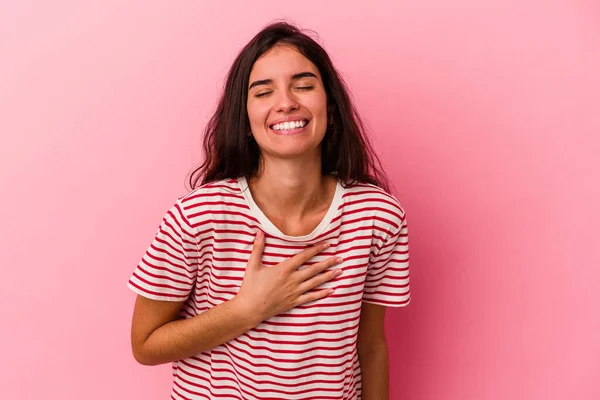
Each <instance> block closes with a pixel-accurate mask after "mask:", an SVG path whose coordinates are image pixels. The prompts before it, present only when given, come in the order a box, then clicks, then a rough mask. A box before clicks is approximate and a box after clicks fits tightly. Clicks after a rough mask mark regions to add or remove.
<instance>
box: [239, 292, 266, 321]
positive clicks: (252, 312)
mask: <svg viewBox="0 0 600 400" xmlns="http://www.w3.org/2000/svg"><path fill="white" fill-rule="evenodd" d="M230 303H231V309H232V311H233V313H234V315H235V317H236V318H237V319H238V320H239V321H242V322H243V324H244V327H245V328H246V329H247V330H250V329H253V328H256V326H257V325H258V324H260V323H261V322H263V321H264V320H265V318H262V316H261V315H260V313H258V312H257V310H256V308H255V307H252V305H251V304H250V303H249V302H247V301H245V299H244V298H242V297H240V295H239V294H237V295H235V296H234V297H233V298H232V299H231V300H230Z"/></svg>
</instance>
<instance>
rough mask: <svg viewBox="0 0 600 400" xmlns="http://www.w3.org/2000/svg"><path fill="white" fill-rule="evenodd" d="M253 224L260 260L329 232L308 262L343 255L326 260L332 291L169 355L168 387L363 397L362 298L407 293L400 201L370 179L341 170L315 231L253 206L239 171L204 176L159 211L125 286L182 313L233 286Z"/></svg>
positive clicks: (379, 299) (175, 395)
mask: <svg viewBox="0 0 600 400" xmlns="http://www.w3.org/2000/svg"><path fill="white" fill-rule="evenodd" d="M258 229H261V230H262V231H263V232H264V233H265V239H266V245H265V249H264V253H263V259H262V260H263V264H264V265H266V266H273V265H276V264H278V263H280V262H282V261H284V260H286V259H288V258H290V257H292V256H293V255H295V254H297V253H299V252H300V251H302V250H304V249H306V248H307V247H309V246H311V245H313V244H316V243H319V242H321V241H327V242H328V243H330V244H331V247H330V248H328V249H326V250H324V251H322V252H321V253H319V254H318V255H317V256H315V257H313V259H311V260H310V261H309V262H308V263H307V264H312V263H314V262H318V261H322V260H324V259H327V258H329V257H333V256H340V257H342V258H343V259H344V262H343V263H342V264H339V265H336V266H333V267H331V268H334V269H335V268H342V269H343V270H344V273H343V274H342V275H340V276H339V277H337V278H335V279H333V280H331V281H329V282H327V283H325V284H323V285H321V286H320V287H319V289H321V288H330V287H334V288H335V292H334V293H333V294H331V295H330V296H328V297H325V298H323V299H320V300H317V301H314V302H312V303H307V304H304V305H301V306H298V307H295V308H293V309H291V310H289V311H287V312H285V313H282V314H279V315H276V316H274V317H272V318H269V319H267V320H265V321H263V322H262V323H261V324H259V325H258V326H257V327H255V328H254V329H251V330H250V331H248V332H246V333H244V334H243V335H241V336H239V337H238V338H236V339H233V340H231V341H229V342H227V343H224V344H223V345H220V346H217V347H215V348H213V349H212V350H208V351H205V352H203V353H201V354H198V355H196V356H193V357H190V358H186V359H182V360H179V361H176V362H174V363H173V375H174V381H173V388H172V392H171V398H172V399H178V400H179V399H263V400H264V399H306V400H309V399H310V400H314V399H336V400H339V399H360V393H361V371H360V365H359V362H358V354H357V349H356V343H357V341H356V339H357V332H358V324H359V318H360V310H361V303H362V302H363V301H364V302H368V303H373V304H379V305H383V306H389V307H401V306H405V305H407V304H408V303H409V301H410V292H409V271H408V266H409V257H408V230H407V222H406V217H405V214H404V210H403V208H402V206H401V204H400V203H399V202H398V200H396V198H395V197H393V196H392V195H390V194H388V193H386V192H385V191H383V190H382V189H380V188H378V187H376V186H373V185H369V184H359V185H357V186H353V187H346V188H345V187H343V186H342V184H341V183H339V182H338V184H337V187H336V190H335V195H334V198H333V201H332V203H331V206H330V208H329V210H328V212H327V214H326V215H325V217H324V218H323V220H322V221H321V223H320V224H319V225H318V226H317V227H316V228H315V229H314V230H313V232H312V233H310V234H308V235H305V236H288V235H285V234H283V233H282V232H281V231H280V230H279V229H278V228H277V227H276V226H275V225H274V224H273V223H271V222H270V221H269V220H268V219H267V217H266V216H265V215H264V214H263V213H262V211H261V210H260V209H259V208H258V206H257V205H256V203H255V202H254V200H253V199H252V195H251V194H250V190H249V189H248V185H247V182H246V180H245V179H244V178H239V179H228V180H223V181H218V182H212V183H209V184H206V185H204V186H202V187H200V188H198V189H196V190H194V191H192V192H190V193H188V194H187V195H185V196H184V197H182V198H180V199H179V200H178V201H177V202H176V204H175V205H174V206H173V207H172V208H171V209H170V210H169V211H168V212H167V213H166V215H165V217H164V219H163V221H162V223H161V225H160V227H159V229H158V232H157V234H156V237H155V239H154V240H153V242H152V244H151V245H150V247H149V248H148V251H147V252H146V254H145V255H144V257H143V258H142V260H141V261H140V263H139V265H138V266H137V268H136V269H135V271H134V273H133V275H132V276H131V278H130V280H129V282H128V286H129V288H131V289H132V290H133V291H134V292H136V293H138V294H140V295H142V296H145V297H148V298H150V299H155V300H168V301H184V302H185V303H184V305H183V307H182V309H181V312H180V317H181V318H191V317H193V316H195V315H198V314H199V313H202V312H203V311H205V310H207V309H209V308H211V307H214V306H215V305H217V304H220V303H222V302H224V301H227V300H229V299H231V298H233V297H234V296H235V295H236V293H237V292H238V290H239V287H240V285H241V283H242V279H243V276H244V271H245V268H246V264H247V262H248V260H249V257H250V253H251V252H252V245H253V242H254V238H255V235H256V232H257V230H258Z"/></svg>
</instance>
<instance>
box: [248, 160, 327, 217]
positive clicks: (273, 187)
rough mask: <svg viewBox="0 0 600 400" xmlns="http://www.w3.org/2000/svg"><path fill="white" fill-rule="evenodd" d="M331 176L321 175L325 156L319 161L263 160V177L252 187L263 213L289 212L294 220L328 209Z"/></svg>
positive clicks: (259, 176) (259, 177)
mask: <svg viewBox="0 0 600 400" xmlns="http://www.w3.org/2000/svg"><path fill="white" fill-rule="evenodd" d="M332 182H334V179H333V178H332V177H331V176H323V175H322V172H321V155H320V154H319V155H318V158H317V159H316V160H315V158H314V157H312V158H311V160H282V159H271V158H268V157H267V158H263V159H262V160H261V167H260V168H259V173H258V174H257V176H256V177H254V178H253V179H252V180H251V182H250V183H249V186H250V190H251V191H252V196H253V198H254V200H255V201H256V203H257V204H258V205H259V207H260V208H261V209H263V210H264V211H266V212H267V213H268V212H269V211H275V210H279V211H281V210H285V214H286V215H287V216H289V217H292V218H298V219H300V218H302V217H304V216H306V215H309V214H312V213H315V212H319V211H322V210H323V209H326V208H328V206H329V203H330V195H331V188H332Z"/></svg>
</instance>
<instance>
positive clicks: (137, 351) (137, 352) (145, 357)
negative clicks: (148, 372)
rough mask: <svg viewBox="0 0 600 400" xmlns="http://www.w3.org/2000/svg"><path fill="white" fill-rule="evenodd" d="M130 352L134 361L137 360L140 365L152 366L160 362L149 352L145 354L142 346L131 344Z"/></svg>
mask: <svg viewBox="0 0 600 400" xmlns="http://www.w3.org/2000/svg"><path fill="white" fill-rule="evenodd" d="M131 353H132V354H133V358H134V359H135V361H137V362H138V363H139V364H141V365H147V366H154V365H159V364H161V363H160V362H157V360H155V359H154V358H153V357H151V356H150V355H149V354H147V352H146V351H144V348H143V346H135V345H133V346H131Z"/></svg>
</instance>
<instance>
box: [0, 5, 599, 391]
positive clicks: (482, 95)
mask: <svg viewBox="0 0 600 400" xmlns="http://www.w3.org/2000/svg"><path fill="white" fill-rule="evenodd" d="M230 3H231V2H224V1H219V2H213V1H178V2H173V1H170V2H162V1H148V0H146V1H140V0H132V1H128V2H122V1H116V0H110V1H103V2H80V1H54V2H49V1H48V2H42V1H38V2H31V1H25V0H21V1H14V2H8V1H5V2H2V5H0V60H1V61H0V132H1V133H2V145H1V146H0V156H1V157H0V168H1V172H0V188H1V190H2V191H1V193H2V196H1V200H0V217H1V219H0V221H2V229H1V230H0V243H1V246H2V279H1V280H0V300H1V305H0V307H1V310H0V315H1V325H2V330H1V332H2V333H1V335H2V336H1V338H2V340H1V345H0V346H1V347H2V349H1V350H2V351H1V354H2V356H3V362H2V367H0V368H1V369H2V371H1V373H0V398H2V399H39V398H44V399H49V400H52V399H87V400H100V399H102V400H104V399H148V400H149V399H157V400H158V399H166V398H167V397H168V393H169V383H170V376H169V368H168V367H167V366H163V367H155V368H149V367H142V366H140V365H137V364H136V363H135V361H134V360H133V358H132V356H131V355H130V350H129V324H130V318H131V309H132V304H133V303H132V302H133V300H134V295H133V294H132V293H131V292H130V291H129V290H128V289H127V288H126V287H125V284H126V281H127V278H128V277H129V274H130V273H131V272H132V270H133V268H134V266H135V264H136V263H137V261H138V259H139V258H140V257H141V255H142V254H143V251H144V250H145V248H146V246H147V245H148V244H149V241H150V240H151V238H152V236H153V235H154V232H155V229H156V227H157V226H158V223H159V222H160V217H161V216H162V214H163V213H164V211H165V210H166V209H167V208H168V207H169V206H170V205H171V204H172V202H173V201H174V200H175V198H176V197H177V196H179V195H181V194H183V192H184V187H183V182H184V178H185V175H186V173H187V172H188V171H189V170H190V169H191V167H192V166H193V165H194V164H195V162H196V161H197V160H198V157H199V155H200V150H199V146H198V145H199V143H200V136H201V128H202V127H203V126H204V124H205V122H206V120H207V118H208V116H209V114H210V112H211V111H212V110H213V107H214V105H215V101H216V97H217V94H218V90H219V89H220V86H221V82H222V79H223V77H224V75H225V72H226V70H227V68H228V66H229V63H230V62H231V61H232V60H233V57H234V55H235V54H236V52H237V51H238V50H239V49H240V47H241V46H242V45H243V44H244V43H245V42H246V41H247V40H249V39H250V37H251V36H252V35H253V34H254V33H256V32H257V31H258V30H259V29H260V28H261V27H262V26H263V25H264V24H265V23H267V22H269V21H271V20H273V19H275V18H279V17H288V18H290V19H293V20H295V21H297V22H298V23H300V24H301V25H302V26H304V27H307V28H313V29H315V30H316V31H317V32H319V34H320V36H321V41H322V43H323V44H324V45H325V47H326V48H327V49H328V50H329V52H330V53H331V55H332V57H333V59H334V61H335V62H336V64H337V66H338V67H339V69H340V70H341V71H342V72H343V74H344V76H345V77H346V78H347V80H348V82H349V83H350V85H351V87H352V89H353V93H354V96H355V98H356V101H357V104H358V106H359V109H360V110H361V111H362V113H363V115H364V116H365V117H366V119H367V120H368V121H369V124H370V126H371V129H372V131H373V132H374V135H375V138H376V147H377V149H379V150H380V151H381V154H382V157H383V161H384V164H385V165H386V167H387V170H388V172H389V173H390V175H391V176H392V178H393V182H394V184H395V188H396V194H397V195H398V197H399V198H400V199H401V201H402V202H403V204H404V206H405V207H406V210H407V212H408V216H409V221H410V227H411V253H412V254H411V263H412V264H411V265H412V279H413V281H412V292H413V301H412V303H411V305H410V306H409V307H408V308H406V309H400V310H391V311H390V312H389V319H388V321H387V324H388V328H389V338H390V347H391V374H392V376H393V379H392V399H410V400H426V399H434V400H436V399H443V400H481V399H484V400H495V399H523V400H525V399H527V400H531V399H544V400H547V399H564V398H568V399H577V400H583V399H598V398H600V379H598V376H599V374H600V339H599V337H600V312H599V309H600V301H599V295H598V292H599V290H598V279H599V278H600V273H599V272H598V271H599V268H598V267H599V266H600V254H599V247H600V246H599V245H598V239H599V236H600V235H599V234H598V226H599V223H600V218H599V215H598V214H599V213H598V202H599V201H600V193H599V191H600V190H599V187H600V185H599V184H598V180H599V176H598V175H599V171H600V165H599V161H598V158H599V156H598V154H599V151H600V141H599V139H598V137H599V136H600V79H599V76H600V72H599V71H600V3H598V2H597V1H587V2H586V1H575V0H563V1H534V0H522V1H519V2H516V1H515V2H513V1H508V2H507V1H506V0H489V1H483V2H482V1H476V0H455V1H451V2H450V1H443V0H424V1H419V2H406V1H405V2H395V3H397V5H396V6H393V7H392V6H390V5H389V4H391V3H392V2H377V1H369V2H366V3H365V2H357V1H353V2H348V1H346V2H343V3H342V2H339V5H337V6H334V5H332V4H331V3H330V2H322V1H308V0H305V1H303V2H300V3H290V2H281V1H261V2H242V1H238V2H235V3H236V4H235V5H233V4H230ZM257 3H259V4H257Z"/></svg>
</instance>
